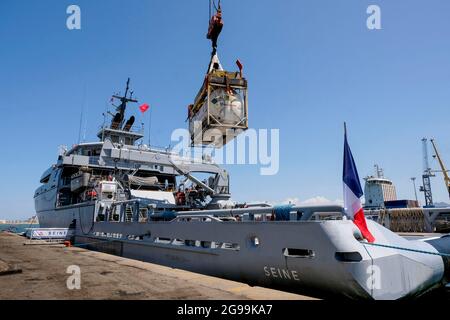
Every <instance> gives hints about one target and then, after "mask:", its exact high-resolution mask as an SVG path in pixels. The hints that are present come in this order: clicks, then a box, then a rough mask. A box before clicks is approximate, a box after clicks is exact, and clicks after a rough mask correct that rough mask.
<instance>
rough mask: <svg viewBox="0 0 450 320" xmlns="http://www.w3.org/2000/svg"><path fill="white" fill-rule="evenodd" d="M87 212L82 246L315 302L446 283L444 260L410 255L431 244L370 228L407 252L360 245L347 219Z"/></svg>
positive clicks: (80, 231) (396, 295) (390, 295)
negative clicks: (170, 217) (131, 218)
mask: <svg viewBox="0 0 450 320" xmlns="http://www.w3.org/2000/svg"><path fill="white" fill-rule="evenodd" d="M84 212H85V214H84V215H83V214H82V215H81V219H80V220H77V224H76V232H75V237H74V239H73V240H74V242H75V243H77V244H79V245H81V246H82V247H86V248H88V249H93V250H99V251H103V252H108V253H111V254H115V255H119V256H123V257H127V258H132V259H137V260H142V261H147V262H152V263H156V264H161V265H165V266H169V267H173V268H179V269H184V270H189V271H193V272H197V273H201V274H207V275H211V276H217V277H221V278H225V279H231V280H235V281H240V282H246V283H248V284H250V285H255V286H256V285H257V286H263V287H268V288H276V289H281V290H285V291H289V292H294V293H300V294H309V295H313V296H317V297H328V296H334V297H344V298H350V299H402V298H408V297H415V296H420V295H422V294H424V293H426V292H427V291H429V290H431V289H434V288H436V287H438V286H441V285H442V284H443V283H444V279H445V265H444V262H443V259H442V257H440V256H439V255H433V254H423V253H418V252H415V251H416V250H418V249H420V250H422V251H426V252H430V253H434V254H437V253H438V251H437V250H436V249H435V248H434V247H433V246H432V245H430V244H428V243H426V242H423V241H407V240H405V239H403V238H401V237H399V236H398V235H396V234H394V233H392V232H391V231H389V230H387V229H385V228H384V227H382V226H380V225H378V224H377V223H375V222H371V221H369V224H370V226H369V227H370V228H371V230H373V233H374V236H375V237H376V238H377V239H378V241H379V242H380V243H384V244H395V246H401V247H404V248H406V249H407V248H410V249H411V251H408V250H395V249H387V248H379V247H374V246H370V245H367V244H364V243H361V242H360V241H358V240H356V239H355V238H354V233H355V225H354V224H353V222H351V221H345V220H344V221H317V222H316V221H311V222H296V221H290V222H214V221H213V222H180V221H172V222H154V223H114V222H101V223H92V214H91V213H89V212H88V211H87V210H86V211H84ZM89 216H90V217H91V220H89ZM70 217H73V216H70ZM67 220H69V219H67ZM255 238H257V239H258V245H255V241H254V239H255ZM186 240H188V241H186ZM187 242H190V243H191V244H190V245H187ZM205 243H207V244H208V245H206V246H204V244H205ZM211 243H215V244H222V243H227V244H228V246H227V248H225V247H222V248H218V247H214V246H211ZM286 249H287V250H289V252H290V254H286ZM447 276H448V275H447Z"/></svg>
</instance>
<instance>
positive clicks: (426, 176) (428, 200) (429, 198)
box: [420, 138, 435, 207]
mask: <svg viewBox="0 0 450 320" xmlns="http://www.w3.org/2000/svg"><path fill="white" fill-rule="evenodd" d="M427 142H428V139H427V138H423V139H422V151H423V167H424V170H423V174H422V182H423V185H422V186H421V187H420V191H421V192H423V194H424V196H425V207H433V206H434V204H433V194H432V192H431V179H430V178H431V177H434V176H435V175H434V173H433V171H432V170H431V168H430V163H429V161H428V143H427Z"/></svg>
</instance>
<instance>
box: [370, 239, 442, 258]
mask: <svg viewBox="0 0 450 320" xmlns="http://www.w3.org/2000/svg"><path fill="white" fill-rule="evenodd" d="M361 243H362V244H363V245H371V246H375V247H382V248H389V249H397V250H403V251H410V252H415V253H423V254H431V255H435V256H441V257H448V258H450V254H448V253H440V252H431V251H425V250H418V249H411V248H404V247H397V246H391V245H387V244H380V243H370V242H361Z"/></svg>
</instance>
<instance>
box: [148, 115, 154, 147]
mask: <svg viewBox="0 0 450 320" xmlns="http://www.w3.org/2000/svg"><path fill="white" fill-rule="evenodd" d="M152 109H153V108H150V112H149V113H148V147H149V148H150V147H151V144H150V142H151V131H152Z"/></svg>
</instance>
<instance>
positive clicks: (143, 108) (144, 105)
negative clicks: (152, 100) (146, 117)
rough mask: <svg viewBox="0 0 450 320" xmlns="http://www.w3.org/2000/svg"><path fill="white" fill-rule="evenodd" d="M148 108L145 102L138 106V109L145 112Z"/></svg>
mask: <svg viewBox="0 0 450 320" xmlns="http://www.w3.org/2000/svg"><path fill="white" fill-rule="evenodd" d="M148 109H150V106H149V105H148V104H146V103H144V104H143V105H142V106H140V107H139V110H141V112H142V113H145V112H147V110H148Z"/></svg>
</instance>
